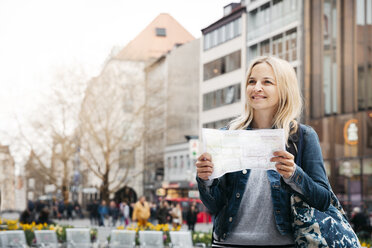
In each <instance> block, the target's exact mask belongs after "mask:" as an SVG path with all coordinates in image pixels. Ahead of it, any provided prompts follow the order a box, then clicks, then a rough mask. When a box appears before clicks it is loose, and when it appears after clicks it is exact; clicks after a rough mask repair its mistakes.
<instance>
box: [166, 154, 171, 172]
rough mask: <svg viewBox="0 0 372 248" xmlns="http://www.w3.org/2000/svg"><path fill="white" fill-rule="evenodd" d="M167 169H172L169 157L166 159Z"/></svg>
mask: <svg viewBox="0 0 372 248" xmlns="http://www.w3.org/2000/svg"><path fill="white" fill-rule="evenodd" d="M167 161H168V162H167V168H168V170H170V168H171V167H172V158H171V157H168V159H167Z"/></svg>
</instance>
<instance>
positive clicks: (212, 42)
mask: <svg viewBox="0 0 372 248" xmlns="http://www.w3.org/2000/svg"><path fill="white" fill-rule="evenodd" d="M241 33H242V18H241V17H239V18H237V19H235V20H233V21H231V22H229V23H227V24H225V25H223V26H221V27H219V28H218V29H215V30H213V31H211V32H209V33H206V34H204V36H203V37H204V50H208V49H210V48H212V47H215V46H218V45H220V44H222V43H224V42H226V41H229V40H231V39H234V38H235V37H237V36H239V35H241Z"/></svg>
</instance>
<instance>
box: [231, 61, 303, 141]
mask: <svg viewBox="0 0 372 248" xmlns="http://www.w3.org/2000/svg"><path fill="white" fill-rule="evenodd" d="M261 63H266V64H268V65H270V66H271V68H272V69H273V71H274V75H275V80H276V83H277V87H278V91H279V103H278V110H277V112H276V114H275V115H274V118H273V123H272V126H273V127H274V128H283V129H284V133H285V140H286V141H287V140H288V137H289V135H290V134H292V133H295V132H296V131H297V119H298V118H299V117H300V115H301V111H302V97H301V92H300V88H299V86H298V82H297V77H296V72H295V70H294V69H293V67H292V66H291V65H290V64H289V63H288V62H287V61H285V60H283V59H279V58H275V57H268V56H265V57H258V58H256V59H254V60H253V61H252V62H251V64H250V65H249V67H248V70H247V74H246V79H245V88H244V89H245V96H246V101H245V111H244V113H243V114H241V115H240V116H239V117H237V118H236V119H234V120H232V121H231V122H230V125H229V129H230V130H236V129H246V128H247V127H248V126H249V125H250V124H251V122H252V120H253V108H252V107H251V106H250V105H249V104H248V97H249V96H247V82H248V79H249V77H250V75H251V73H252V69H253V67H254V66H256V65H258V64H261Z"/></svg>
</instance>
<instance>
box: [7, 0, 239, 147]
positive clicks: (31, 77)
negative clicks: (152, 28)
mask: <svg viewBox="0 0 372 248" xmlns="http://www.w3.org/2000/svg"><path fill="white" fill-rule="evenodd" d="M230 2H239V1H238V0H235V1H234V0H230V1H226V0H141V1H137V0H133V1H128V0H58V1H57V0H0V68H1V69H0V72H1V73H0V144H1V143H2V141H1V132H9V131H11V129H12V126H14V122H13V121H12V119H11V117H12V116H13V115H14V113H16V114H17V115H18V116H22V115H26V114H27V115H30V114H31V115H32V111H35V110H36V109H35V108H36V104H37V103H38V102H40V97H41V94H40V92H42V91H43V90H44V89H46V88H47V87H48V85H49V84H50V81H51V78H53V77H52V74H53V72H55V71H56V68H64V67H66V68H71V67H74V66H81V67H82V68H83V69H84V71H85V72H86V73H87V77H88V78H89V77H92V76H95V75H97V74H98V73H99V69H100V67H101V65H102V63H103V61H104V60H105V58H106V57H107V56H108V54H109V52H110V51H111V49H112V47H114V46H124V45H125V44H127V43H128V42H129V41H130V40H132V39H133V38H134V37H135V36H136V35H137V34H138V33H139V32H140V31H141V30H143V29H144V28H145V27H146V26H147V25H148V24H149V23H150V22H151V21H152V20H153V19H154V18H155V17H156V16H157V15H158V14H160V13H169V14H170V15H172V16H173V17H174V18H175V19H176V20H177V21H178V22H179V23H180V24H181V25H183V26H184V27H185V28H186V29H187V30H188V31H189V32H190V33H191V34H192V35H194V36H195V38H200V36H201V32H200V30H201V29H202V28H205V27H206V26H208V25H210V24H211V23H213V22H214V21H216V20H218V19H219V18H221V17H222V15H223V6H225V5H227V4H229V3H230ZM3 142H4V141H3Z"/></svg>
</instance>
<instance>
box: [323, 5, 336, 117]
mask: <svg viewBox="0 0 372 248" xmlns="http://www.w3.org/2000/svg"><path fill="white" fill-rule="evenodd" d="M323 10H324V16H323V17H324V26H323V51H324V53H323V94H324V103H325V109H324V113H325V115H330V114H333V113H337V111H338V108H337V95H338V94H337V92H338V90H337V87H338V86H337V57H336V56H337V51H336V50H337V46H336V44H337V1H336V0H324V5H323Z"/></svg>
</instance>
